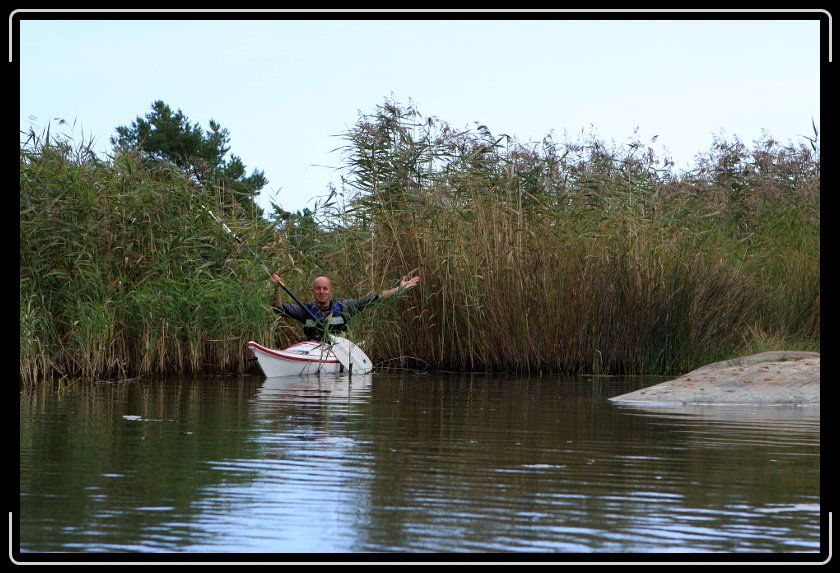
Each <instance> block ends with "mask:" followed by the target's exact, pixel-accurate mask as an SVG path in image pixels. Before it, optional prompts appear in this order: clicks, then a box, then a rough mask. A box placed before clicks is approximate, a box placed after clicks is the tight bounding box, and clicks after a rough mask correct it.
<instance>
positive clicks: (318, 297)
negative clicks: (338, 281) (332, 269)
mask: <svg viewBox="0 0 840 573" xmlns="http://www.w3.org/2000/svg"><path fill="white" fill-rule="evenodd" d="M312 294H313V295H315V303H316V304H317V305H318V306H319V307H327V306H329V304H330V300H332V281H331V280H330V279H328V278H327V277H318V278H317V279H315V280H314V281H312Z"/></svg>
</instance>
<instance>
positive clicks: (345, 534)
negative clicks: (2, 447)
mask: <svg viewBox="0 0 840 573" xmlns="http://www.w3.org/2000/svg"><path fill="white" fill-rule="evenodd" d="M658 381H659V380H654V381H645V380H639V379H617V378H579V379H572V378H557V377H536V378H511V377H504V376H482V375H408V374H407V375H385V374H376V373H374V374H371V375H366V376H354V377H353V378H352V379H349V378H347V377H341V376H334V377H320V378H319V377H309V378H298V377H289V378H283V379H280V378H277V379H263V380H258V381H256V382H254V381H249V380H238V381H237V380H213V381H210V382H208V381H205V382H204V383H184V384H168V385H164V384H161V385H156V384H151V385H148V386H142V385H140V386H138V387H137V388H133V389H131V388H124V389H121V390H114V389H111V390H110V392H111V395H109V396H107V397H105V396H100V397H98V398H97V397H96V394H97V392H101V389H99V390H94V391H92V392H91V393H87V394H86V393H84V392H83V393H81V394H80V395H75V396H71V397H65V398H62V399H50V398H49V397H43V398H41V399H38V400H27V399H25V398H24V397H23V396H22V398H21V548H22V550H24V551H52V550H56V549H59V550H63V551H68V550H69V551H76V550H78V551H113V550H120V551H122V550H129V551H186V552H206V551H213V552H238V553H242V552H254V553H284V552H312V553H328V552H389V551H397V552H550V553H562V552H575V553H577V552H582V553H626V552H630V553H649V552H710V553H716V552H768V553H771V552H780V551H781V552H817V551H819V550H820V540H821V536H820V527H819V524H820V489H819V471H820V458H819V412H818V409H817V410H816V412H815V411H814V410H813V409H808V410H809V411H808V412H805V410H806V409H801V408H800V409H793V410H792V411H781V410H780V409H777V410H776V411H774V412H769V411H767V410H756V411H746V410H744V409H740V410H737V411H732V412H728V411H726V410H725V409H721V408H714V409H711V408H705V409H704V408H696V407H695V408H694V409H685V408H682V409H678V410H663V409H658V410H657V409H655V410H646V409H639V408H635V407H628V406H617V405H615V404H613V403H611V402H609V400H608V398H609V397H611V396H615V395H619V394H621V393H624V392H628V391H632V390H635V389H638V388H640V387H642V385H644V384H647V385H650V384H653V383H655V382H658ZM126 416H129V417H132V416H135V417H137V418H136V419H127V418H126ZM62 433H63V434H64V435H61V434H62ZM51 441H52V442H55V443H54V444H53V445H50V444H51ZM86 444H87V446H86ZM94 444H95V445H94ZM141 468H142V469H141ZM50 475H52V478H51V479H49V476H50ZM59 476H60V477H59ZM68 481H77V482H79V485H78V486H76V487H72V486H70V485H69V484H68V483H67V482H68ZM118 484H121V485H118ZM71 498H72V499H71Z"/></svg>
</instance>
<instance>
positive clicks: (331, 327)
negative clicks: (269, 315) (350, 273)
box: [272, 293, 379, 340]
mask: <svg viewBox="0 0 840 573" xmlns="http://www.w3.org/2000/svg"><path fill="white" fill-rule="evenodd" d="M378 299H379V295H378V294H374V293H371V294H369V295H367V296H366V297H364V298H362V299H353V298H348V299H344V300H340V301H338V300H334V301H332V302H331V305H330V307H329V308H326V309H319V308H318V307H317V306H316V305H315V303H311V304H308V305H306V306H303V305H300V304H293V303H288V302H287V303H283V304H281V305H280V306H277V305H274V306H273V307H272V308H274V310H275V311H276V312H278V313H279V314H281V315H284V316H288V317H289V318H294V319H295V320H297V321H298V322H300V323H301V324H303V334H304V336H305V337H306V339H307V340H321V339H322V338H323V337H324V334H326V333H327V332H330V333H336V332H345V331H346V330H347V322H348V321H349V320H350V318H351V317H352V316H353V315H354V314H356V313H357V312H359V311H360V310H363V309H365V308H366V307H367V306H368V305H370V304H372V303H374V302H376V301H377V300H378ZM307 307H308V310H307ZM309 311H312V314H314V315H315V316H317V317H318V321H317V322H316V321H315V320H314V319H313V318H312V316H311V315H310V314H309Z"/></svg>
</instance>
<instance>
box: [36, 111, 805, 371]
mask: <svg viewBox="0 0 840 573" xmlns="http://www.w3.org/2000/svg"><path fill="white" fill-rule="evenodd" d="M815 135H816V134H815ZM344 139H345V146H344V147H343V148H342V153H343V155H342V157H343V161H344V162H345V176H344V178H343V180H342V183H341V186H340V188H338V189H333V190H331V192H330V194H329V196H328V197H326V199H324V200H322V201H321V202H319V204H317V205H316V206H315V209H314V210H312V211H305V212H304V213H303V214H297V215H293V216H286V217H284V218H282V219H278V220H275V221H271V222H269V221H265V220H263V219H248V218H247V217H244V216H243V215H242V212H241V211H240V210H238V209H237V204H236V201H235V199H234V198H232V197H231V196H230V194H229V193H227V192H226V191H225V190H224V189H205V188H201V187H199V186H198V185H196V184H195V183H194V182H193V181H192V180H191V179H190V178H189V177H187V176H185V175H184V174H183V173H181V172H180V171H179V170H177V169H175V168H174V167H172V166H168V165H165V164H156V165H152V166H149V165H147V164H144V163H142V162H141V161H139V160H138V158H136V157H133V156H132V155H130V154H123V155H119V156H116V157H109V158H107V159H104V160H103V159H100V158H96V157H94V156H93V155H92V154H91V153H89V152H88V151H86V147H85V146H84V145H82V146H78V145H77V146H71V145H70V144H69V143H68V142H67V141H64V140H61V139H57V138H55V137H50V136H49V134H47V135H46V137H42V138H37V137H34V136H33V137H31V138H30V140H29V141H27V142H26V144H24V145H22V146H21V160H20V197H21V201H20V223H21V228H20V262H21V268H20V321H21V334H20V349H21V354H20V366H21V379H22V381H33V380H40V379H51V378H56V377H61V376H66V377H83V378H96V377H126V376H135V375H140V374H144V373H155V374H165V373H174V372H199V371H200V372H208V371H211V372H231V373H237V372H244V371H249V369H253V365H249V364H248V363H247V362H246V360H245V359H246V358H247V356H246V353H245V350H244V343H245V342H246V341H247V340H248V339H251V338H253V339H256V340H261V341H263V342H266V343H269V344H277V345H283V344H287V343H289V342H291V341H292V340H293V339H295V338H297V337H298V336H299V327H298V325H296V324H292V323H290V321H284V320H282V319H281V320H276V318H275V317H274V316H273V315H272V313H271V311H270V310H269V308H268V307H267V305H268V302H269V300H270V297H271V288H270V285H269V283H268V281H267V280H266V278H267V277H265V274H264V272H263V271H262V270H261V268H260V266H259V264H258V262H257V261H255V260H254V257H253V256H252V255H251V254H250V253H249V252H247V251H242V250H240V249H239V248H238V247H237V246H236V244H235V243H234V242H233V241H231V238H230V237H229V236H228V235H226V234H225V232H224V230H222V229H221V228H220V227H219V226H218V225H216V224H215V223H214V222H213V221H212V219H210V218H209V217H208V215H207V213H206V212H205V211H204V206H206V207H208V208H210V209H211V210H213V211H214V212H216V213H218V214H220V215H221V216H222V217H224V219H225V221H226V222H227V223H228V224H229V225H231V226H232V227H233V230H234V231H235V232H236V233H237V234H238V235H240V236H242V237H243V238H244V240H245V241H246V242H247V243H248V244H249V245H250V246H251V247H252V248H253V249H254V250H255V251H256V252H257V255H258V256H259V257H260V258H261V259H262V260H263V261H265V262H266V264H267V265H268V266H269V268H271V269H277V270H278V271H279V272H280V273H281V275H282V276H283V278H284V281H285V282H286V284H287V285H289V287H290V288H291V289H292V290H293V291H295V292H297V293H298V294H299V295H301V296H303V297H304V298H306V297H307V296H308V292H309V288H310V285H311V281H312V279H313V278H314V277H316V276H318V275H321V274H326V275H328V276H330V277H332V278H333V281H334V285H335V287H336V295H337V296H338V297H349V296H360V295H363V294H365V293H367V292H369V291H373V290H377V291H378V290H382V289H385V288H389V287H392V286H395V284H396V282H397V281H398V279H399V277H400V276H401V275H402V274H404V273H406V272H409V271H415V272H417V273H418V274H420V275H422V277H423V281H422V282H421V283H420V286H419V287H418V288H416V289H413V290H411V291H409V292H408V293H407V294H406V295H405V296H402V297H395V298H389V299H383V300H382V301H381V303H380V304H378V305H376V306H374V307H371V308H370V309H368V310H366V311H365V312H363V313H361V314H360V315H358V316H357V317H356V318H354V320H353V321H352V329H353V331H352V333H351V337H352V338H354V339H355V340H358V341H362V340H363V341H364V342H365V349H366V351H367V352H368V354H370V356H371V357H372V358H373V359H374V361H375V362H377V363H378V364H379V365H380V366H394V367H410V368H433V369H448V370H470V371H484V370H505V371H519V372H549V371H550V372H571V373H583V372H587V373H590V372H591V373H669V374H670V373H677V372H681V371H686V370H689V369H693V368H695V367H697V366H699V365H701V364H703V363H707V362H713V361H717V360H721V359H724V358H728V357H731V356H733V355H737V354H741V353H747V352H752V351H760V350H771V349H785V350H796V349H805V350H817V351H818V350H819V341H820V264H819V262H820V216H819V213H820V211H819V205H820V201H819V189H820V171H819V152H818V148H817V147H816V146H815V145H812V146H811V147H809V146H807V145H798V146H797V145H794V144H788V145H781V144H779V143H778V142H775V141H773V140H772V139H769V138H767V139H764V140H762V141H757V142H754V145H753V146H752V147H751V148H748V147H747V146H746V145H744V144H742V143H741V142H740V141H738V140H735V141H734V142H733V141H723V140H716V141H715V142H714V144H713V145H712V147H711V149H710V150H709V151H708V152H707V153H703V154H698V156H697V161H696V166H695V168H693V169H692V170H690V171H687V172H683V173H676V172H674V170H673V164H672V163H671V162H670V160H669V159H668V158H664V159H663V158H658V157H657V156H656V154H655V153H654V152H653V150H652V149H651V147H650V143H651V142H641V141H638V139H637V138H635V137H634V138H631V139H630V140H629V141H628V142H626V143H623V144H620V145H615V144H613V145H607V144H605V143H604V142H603V141H600V140H599V139H598V138H597V137H595V136H581V138H580V139H579V140H577V141H571V140H570V141H562V142H559V141H555V140H554V139H553V137H551V136H547V137H546V138H545V139H544V140H543V141H541V142H536V143H522V142H519V141H517V140H516V139H515V138H513V137H509V136H505V135H502V136H497V135H494V134H492V133H491V132H490V130H489V129H487V128H486V127H484V126H478V127H476V128H475V129H463V130H459V129H453V128H452V127H451V126H449V125H448V124H446V123H445V122H442V121H441V120H439V119H437V118H423V117H422V116H421V115H420V114H419V113H418V112H417V111H416V110H415V109H413V108H411V107H408V108H403V107H401V106H400V105H399V104H397V103H394V102H386V103H385V105H383V106H379V107H378V108H377V110H376V112H375V113H373V114H370V115H361V116H360V117H359V120H358V122H357V124H356V126H355V127H353V128H352V129H350V130H348V131H347V132H346V133H345V134H344ZM815 140H816V137H815ZM812 143H813V142H812ZM771 347H772V348H771Z"/></svg>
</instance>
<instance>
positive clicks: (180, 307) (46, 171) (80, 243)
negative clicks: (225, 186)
mask: <svg viewBox="0 0 840 573" xmlns="http://www.w3.org/2000/svg"><path fill="white" fill-rule="evenodd" d="M78 150H79V147H78V146H73V145H72V144H71V142H70V141H69V140H68V139H66V138H61V137H56V136H53V137H52V138H50V137H49V134H48V133H47V134H46V135H45V136H44V137H43V138H39V137H35V136H34V135H33V136H31V137H30V139H29V140H28V141H27V142H26V145H23V146H22V147H21V158H20V305H21V313H20V321H21V331H20V343H21V348H20V367H21V379H22V381H25V382H30V381H35V380H40V379H49V378H56V377H69V378H97V377H128V376H136V375H142V374H148V373H155V374H166V373H173V372H189V371H193V372H195V371H208V370H210V371H214V370H215V371H234V372H235V371H241V370H243V369H244V367H245V356H244V354H243V352H242V348H243V345H242V341H243V338H247V337H249V336H252V337H257V338H264V337H267V336H269V335H270V333H271V329H272V321H271V318H270V316H269V315H267V314H266V312H265V310H266V309H265V296H266V293H268V292H269V291H268V290H266V289H265V288H264V285H262V284H261V283H260V282H259V281H257V280H256V278H257V277H259V274H258V267H257V266H256V264H255V262H254V261H253V260H251V259H249V258H245V257H242V256H241V255H240V254H239V253H238V252H237V251H236V250H235V247H234V246H233V243H232V242H231V240H230V238H229V237H228V236H227V235H225V232H224V230H222V229H221V228H219V227H218V226H217V225H216V224H215V223H214V222H213V221H212V220H211V219H210V218H209V216H208V215H207V213H206V212H205V211H204V206H207V207H208V208H211V209H215V210H217V212H219V213H220V214H221V213H222V212H223V211H224V210H230V208H231V203H230V202H229V201H227V198H226V197H224V196H223V195H222V194H219V193H213V192H208V191H205V190H202V189H200V188H198V187H197V186H196V185H194V184H193V182H192V181H191V180H190V179H189V178H187V177H185V176H184V175H183V174H182V173H181V172H180V171H178V170H176V169H174V168H172V167H171V166H168V165H165V164H159V165H156V166H154V167H153V168H152V169H149V168H148V167H146V166H144V165H143V164H142V162H141V161H140V160H139V159H138V158H137V157H133V156H131V155H122V156H119V157H114V158H111V159H110V160H108V161H103V160H100V159H98V158H96V157H95V156H93V155H92V154H83V153H78ZM262 227H263V228H265V227H267V225H262ZM257 228H259V227H258V226H256V227H254V229H257ZM249 229H250V227H249ZM247 232H248V233H249V238H251V239H253V238H254V231H253V230H249V231H247ZM264 236H265V235H263V237H264ZM268 236H271V234H270V232H269V235H268ZM261 286H262V287H263V288H262V289H261V288H260V287H261Z"/></svg>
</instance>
